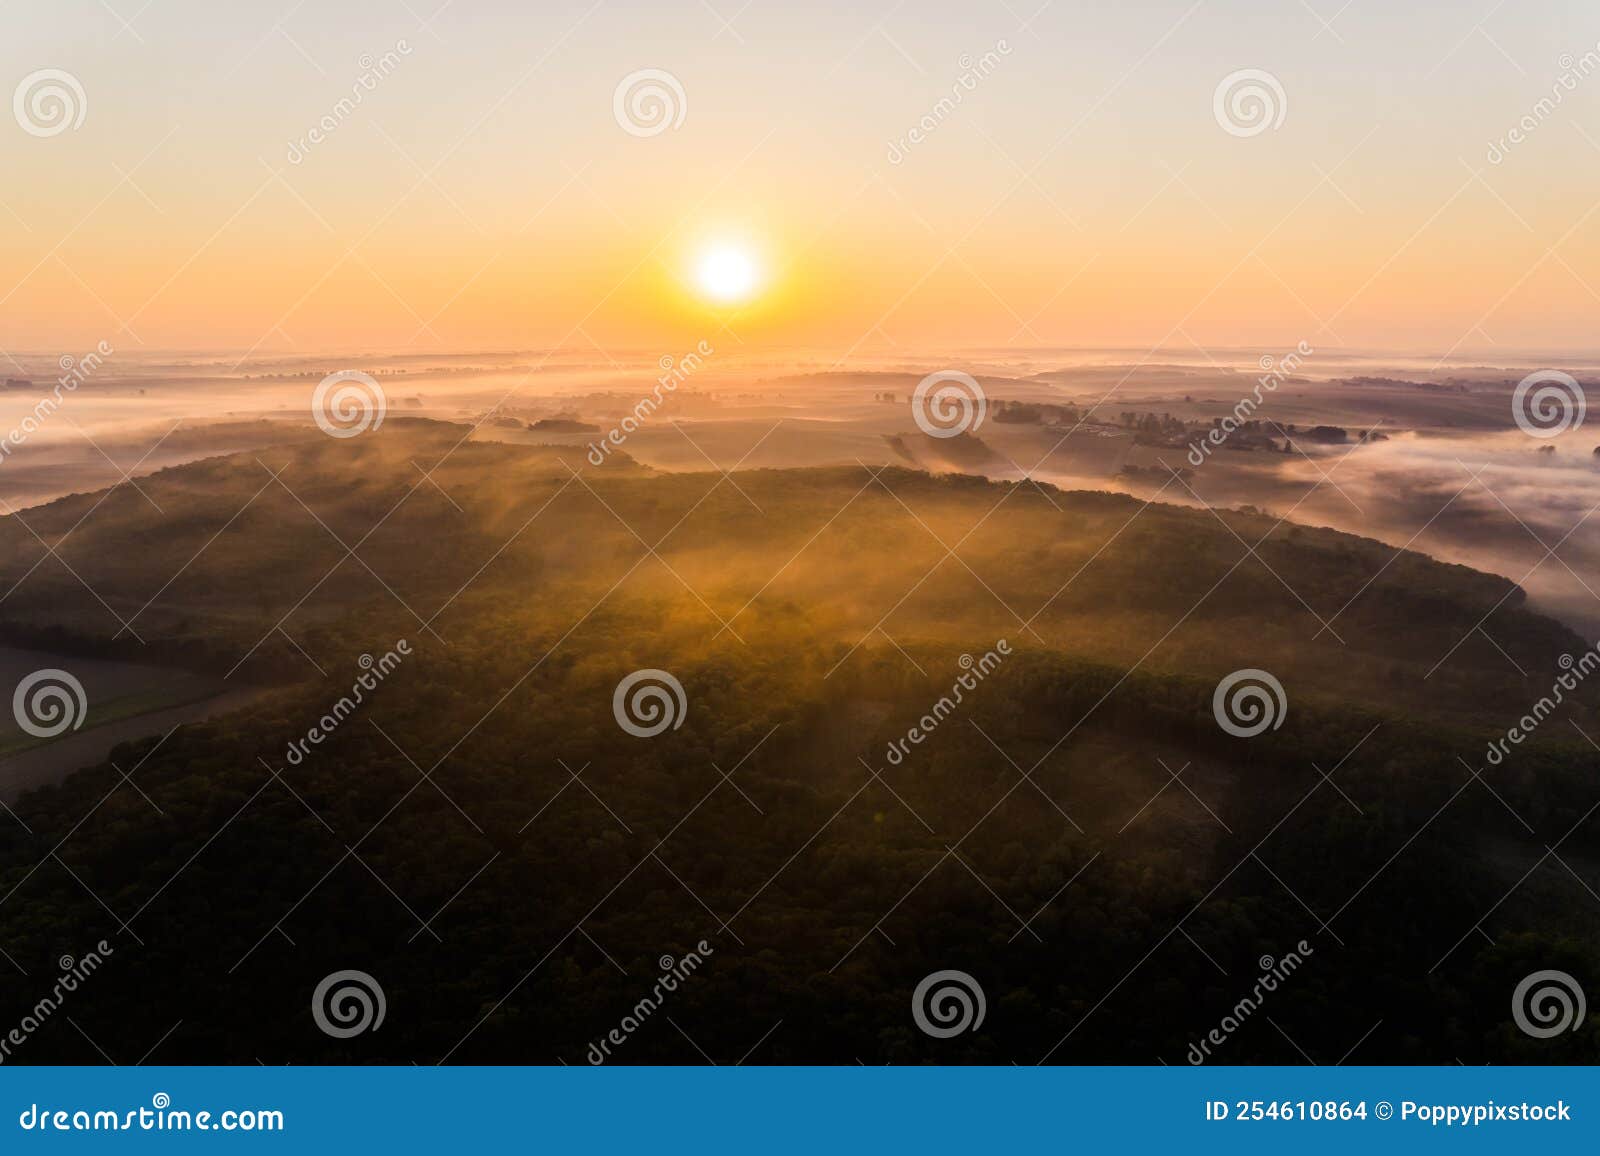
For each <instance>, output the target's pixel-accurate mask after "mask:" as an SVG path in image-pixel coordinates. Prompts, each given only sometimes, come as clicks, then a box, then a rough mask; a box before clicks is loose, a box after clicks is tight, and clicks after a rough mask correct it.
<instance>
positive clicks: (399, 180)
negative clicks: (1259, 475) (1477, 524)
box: [0, 0, 1600, 363]
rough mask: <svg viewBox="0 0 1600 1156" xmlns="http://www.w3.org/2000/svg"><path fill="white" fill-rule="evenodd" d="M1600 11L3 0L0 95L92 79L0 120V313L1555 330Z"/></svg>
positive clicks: (1029, 332) (1562, 314)
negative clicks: (744, 280) (723, 264)
mask: <svg viewBox="0 0 1600 1156" xmlns="http://www.w3.org/2000/svg"><path fill="white" fill-rule="evenodd" d="M1597 43H1600V8H1597V7H1596V6H1595V5H1593V4H1592V3H1579V2H1576V0H1573V2H1567V0H1560V2H1556V0H1527V2H1524V3H1520V4H1516V5H1511V4H1505V3H1503V2H1501V3H1497V2H1496V0H1457V2H1451V3H1445V2H1436V0H1408V2H1407V3H1404V4H1396V3H1378V2H1376V0H1349V2H1348V3H1345V4H1343V6H1342V7H1341V6H1340V0H1303V2H1300V0H1275V2H1265V0H1263V2H1259V3H1248V2H1244V0H1173V2H1167V0H1130V2H1124V3H1119V4H1114V5H1112V4H1083V3H1069V2H1067V0H1053V2H1050V3H1043V0H1003V2H1002V0H989V2H984V3H954V2H949V0H923V2H900V3H896V2H895V0H865V2H858V3H843V2H837V0H823V2H808V3H806V4H797V3H783V4H780V3H776V2H775V0H749V2H748V3H746V2H744V0H688V2H680V0H656V2H653V3H644V2H633V0H572V2H567V0H556V2H541V3H537V4H521V3H510V2H508V0H450V2H444V0H386V2H381V3H380V2H378V0H325V2H321V3H295V0H262V2H259V3H228V4H217V3H206V2H193V0H149V2H148V3H146V2H144V0H50V3H48V4H47V3H42V2H40V0H9V3H4V4H0V81H3V84H0V95H7V94H10V95H13V96H15V95H16V93H17V90H18V88H19V87H23V88H26V86H27V79H28V78H29V77H30V76H33V75H34V74H36V73H38V72H39V71H40V70H44V69H53V70H61V71H63V72H65V73H67V74H68V75H69V76H70V77H71V78H72V79H73V80H74V81H75V82H76V84H77V86H78V88H79V89H80V90H81V93H82V95H81V98H79V97H78V96H77V95H76V93H72V92H69V94H68V95H69V98H70V101H69V102H70V103H71V104H72V105H73V112H72V114H71V115H69V117H68V120H69V121H71V122H73V123H69V124H67V125H65V126H64V127H62V126H59V125H51V124H45V125H44V128H43V129H41V128H40V123H41V122H40V121H38V120H37V119H36V120H35V121H34V122H33V128H34V131H28V130H27V129H26V128H25V126H24V121H25V120H28V118H29V116H30V115H34V116H37V115H39V114H32V113H27V112H22V111H18V109H17V107H16V102H15V100H14V101H13V109H12V111H13V115H12V116H11V117H0V159H3V162H4V164H3V171H4V173H5V179H4V180H3V181H0V349H3V350H6V351H9V352H11V353H16V352H29V353H40V352H51V353H54V352H57V351H73V352H75V351H79V350H82V349H85V348H90V347H92V346H93V345H94V344H95V343H97V342H99V341H107V342H109V343H110V344H112V345H114V346H116V347H117V348H119V349H130V348H131V349H140V348H142V349H147V350H152V351H154V350H175V349H176V350H220V351H226V352H228V353H229V354H230V355H232V356H237V357H246V356H249V357H258V358H265V357H270V356H277V355H282V354H286V353H295V352H302V353H305V352H314V351H334V350H356V349H365V350H383V351H386V352H407V351H416V352H419V353H421V352H427V351H429V350H510V349H562V350H582V349H586V348H593V349H596V350H599V351H601V352H605V351H610V350H623V349H626V350H656V349H660V350H669V351H681V350H683V349H687V348H692V347H693V346H694V344H695V342H696V341H698V340H702V339H706V340H712V341H713V342H714V343H716V344H719V345H721V346H723V347H726V346H727V345H729V344H732V343H734V342H738V343H741V344H747V345H749V346H750V347H752V348H774V349H785V348H794V349H805V350H812V351H820V352H821V353H822V355H823V356H825V357H830V358H838V359H840V360H847V359H848V358H849V357H850V356H852V355H856V354H861V353H866V352H877V353H882V352H883V351H885V350H901V351H906V352H908V353H911V352H915V351H917V350H921V349H929V348H933V347H940V348H951V347H986V348H1005V347H1016V348H1019V349H1021V348H1037V347H1051V346H1063V347H1108V346H1117V347H1122V346H1140V347H1145V346H1148V347H1150V348H1154V349H1160V348H1168V347H1172V348H1180V349H1181V348H1190V349H1192V348H1194V347H1196V346H1198V347H1201V348H1210V347H1223V346H1227V347H1262V348H1267V349H1284V348H1291V347H1293V346H1294V345H1295V344H1296V343H1297V342H1300V341H1306V342H1308V343H1309V344H1311V345H1313V346H1316V347H1317V348H1332V347H1346V348H1350V349H1352V350H1396V351H1412V352H1416V351H1421V352H1425V353H1429V354H1440V355H1442V354H1445V353H1450V354H1451V355H1453V356H1456V357H1486V358H1492V357H1493V356H1494V354H1496V353H1504V354H1509V353H1511V352H1513V351H1515V352H1527V351H1545V350H1549V351H1587V350H1591V349H1595V348H1596V347H1600V340H1596V337H1595V326H1594V321H1595V319H1596V317H1597V316H1600V292H1597V289H1600V261H1597V260H1596V257H1597V256H1600V200H1597V196H1600V47H1597ZM1590 52H1593V53H1595V54H1596V55H1595V56H1593V57H1590V61H1589V63H1590V65H1592V66H1594V71H1592V72H1587V73H1586V72H1585V68H1586V66H1585V65H1584V63H1583V57H1584V54H1585V53H1590ZM646 70H652V75H656V76H659V74H662V73H665V74H668V76H669V77H670V80H671V82H672V86H671V87H666V88H663V89H662V91H664V92H666V94H667V97H668V100H669V102H670V104H671V111H670V115H669V116H668V120H667V122H665V123H659V124H658V123H648V122H644V121H641V120H633V121H629V120H628V117H627V115H625V114H626V102H624V114H622V115H619V112H618V108H617V92H618V88H619V85H623V84H624V81H625V78H628V77H630V76H633V75H634V74H637V73H641V72H645V71H646ZM1244 70H1253V72H1254V73H1256V74H1259V73H1265V74H1268V77H1269V78H1270V82H1271V83H1270V86H1268V87H1265V88H1262V89H1261V91H1263V92H1265V93H1266V94H1267V97H1268V101H1269V103H1270V105H1271V111H1270V114H1269V115H1268V117H1267V118H1266V121H1265V122H1259V123H1258V122H1244V121H1240V120H1237V119H1234V120H1232V121H1230V120H1229V116H1228V115H1224V112H1219V109H1218V107H1217V93H1218V89H1219V86H1221V85H1223V83H1224V81H1225V78H1228V77H1230V76H1232V75H1233V74H1236V73H1240V72H1242V71H1244ZM380 74H381V75H380ZM963 76H965V78H966V83H965V84H963V82H962V78H963ZM1563 76H1566V77H1567V79H1568V81H1569V83H1568V84H1567V85H1566V86H1563V85H1562V84H1561V78H1562V77H1563ZM363 77H365V78H366V80H367V84H366V86H365V87H363V86H362V78H363ZM646 82H648V78H646ZM38 83H40V82H38V81H35V84H36V85H37V84H38ZM1242 83H1246V84H1248V83H1250V82H1249V79H1248V78H1246V80H1245V81H1244V82H1242ZM1258 83H1261V82H1258ZM357 91H359V92H360V94H361V99H360V100H359V102H351V101H346V103H345V104H344V106H343V107H341V105H340V102H341V101H342V100H346V98H350V97H352V94H353V93H355V92H357ZM1558 91H1559V93H1560V101H1559V103H1555V104H1553V105H1551V104H1546V105H1545V106H1544V107H1543V108H1541V107H1540V106H1539V102H1540V101H1541V100H1542V99H1545V98H1551V97H1552V94H1553V93H1555V92H1558ZM680 93H681V96H680V95H679V94H680ZM956 93H959V94H960V96H959V100H957V99H955V94H956ZM941 102H943V103H942V104H941ZM24 108H26V105H24ZM1224 111H1225V110H1224ZM78 112H81V113H82V120H81V123H77V121H76V114H77V113H78ZM1280 114H1281V115H1280ZM1525 118H1527V119H1525ZM1225 122H1228V123H1225ZM1519 122H1522V123H1523V124H1524V125H1525V126H1526V125H1531V126H1532V127H1531V128H1528V129H1527V130H1526V131H1525V132H1523V133H1522V134H1521V136H1522V139H1521V140H1520V141H1517V142H1512V141H1510V140H1509V139H1508V134H1509V133H1510V131H1511V130H1512V129H1514V128H1516V127H1517V125H1518V124H1519ZM319 123H320V124H322V125H325V126H326V125H331V126H332V127H331V128H328V129H327V130H326V131H325V132H322V133H321V134H320V139H317V140H312V139H310V137H309V135H308V134H310V132H311V130H312V129H313V128H315V127H317V126H318V125H319ZM74 124H75V127H74ZM919 125H920V126H921V130H919V133H918V136H917V137H913V135H912V130H913V129H915V128H918V126H919ZM1230 125H1231V128H1232V131H1230ZM54 127H60V131H54V132H52V131H50V130H51V129H52V128H54ZM1256 128H1259V130H1260V131H1253V130H1254V129H1256ZM630 129H631V130H632V131H630ZM657 130H659V131H657ZM712 251H722V252H728V251H732V252H734V253H736V254H737V255H738V257H739V259H740V260H741V261H744V262H747V263H748V264H750V265H752V266H754V267H755V268H756V269H757V270H758V271H759V275H758V277H757V281H758V284H757V286H756V288H755V290H754V292H753V293H752V294H751V295H750V296H749V297H748V299H745V300H740V301H736V302H729V301H727V300H723V299H719V297H718V295H717V294H716V293H715V292H713V291H712V290H713V289H714V286H713V287H708V286H707V285H706V284H704V283H703V280H702V277H701V266H702V264H703V263H704V261H705V259H706V254H707V253H708V252H712ZM0 363H3V358H0Z"/></svg>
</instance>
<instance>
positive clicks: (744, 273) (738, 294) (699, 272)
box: [695, 244, 762, 305]
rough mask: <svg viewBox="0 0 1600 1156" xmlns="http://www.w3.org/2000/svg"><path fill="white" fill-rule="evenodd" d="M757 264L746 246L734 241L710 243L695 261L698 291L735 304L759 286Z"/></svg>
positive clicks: (719, 301)
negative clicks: (733, 243)
mask: <svg viewBox="0 0 1600 1156" xmlns="http://www.w3.org/2000/svg"><path fill="white" fill-rule="evenodd" d="M761 280H762V276H761V266H760V264H759V263H758V262H757V261H756V259H755V257H754V255H753V254H751V252H750V251H749V250H748V249H744V248H741V247H740V246H738V245H729V244H719V245H712V246H710V247H709V248H707V249H706V250H705V251H704V252H702V253H701V254H700V258H699V260H698V261H697V262H696V264H695V283H696V284H697V285H698V286H699V288H700V292H701V293H703V294H704V295H705V296H707V297H709V298H710V299H711V300H713V301H715V302H717V303H718V304H721V305H739V304H742V303H743V302H746V301H748V300H750V298H751V297H753V296H755V293H756V290H758V289H759V288H760V287H761Z"/></svg>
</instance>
